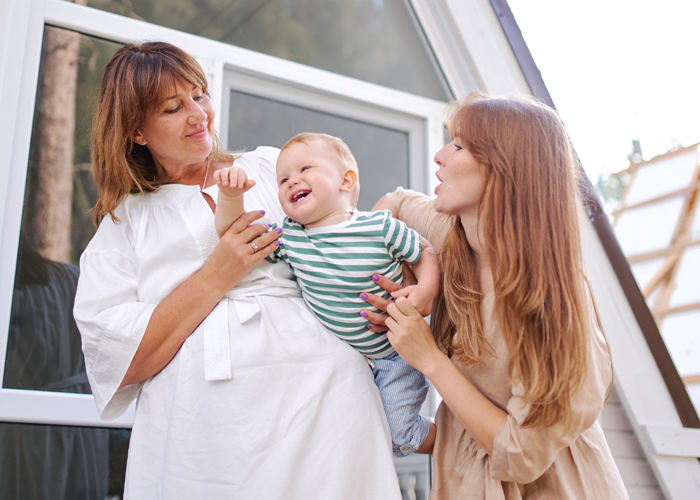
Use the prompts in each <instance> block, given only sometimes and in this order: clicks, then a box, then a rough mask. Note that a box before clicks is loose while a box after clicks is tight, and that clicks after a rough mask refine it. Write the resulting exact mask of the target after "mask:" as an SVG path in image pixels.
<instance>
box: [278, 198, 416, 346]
mask: <svg viewBox="0 0 700 500" xmlns="http://www.w3.org/2000/svg"><path fill="white" fill-rule="evenodd" d="M283 227H284V232H283V233H282V236H280V238H279V241H280V245H279V247H278V248H277V250H276V251H275V253H274V254H272V255H270V257H268V259H269V260H270V261H271V262H278V261H279V260H282V259H284V260H285V261H286V262H287V263H288V264H289V265H290V266H291V267H292V271H293V272H294V275H295V276H296V277H297V281H298V283H299V288H300V289H301V292H302V294H303V296H304V300H305V301H306V303H307V304H308V305H309V307H310V308H311V310H312V311H313V313H314V314H315V315H316V317H318V319H319V320H320V321H321V323H323V325H325V326H326V328H328V329H329V330H330V331H331V332H333V333H334V334H335V335H336V336H338V337H339V338H340V339H342V340H344V341H345V342H347V343H348V344H350V345H351V346H353V347H354V348H355V349H357V350H358V351H360V352H361V353H362V354H364V355H365V356H367V357H369V358H383V357H385V356H388V355H389V354H391V353H393V352H394V348H393V347H391V344H389V341H388V339H387V336H386V334H385V333H375V332H373V331H371V330H369V329H368V328H367V324H368V323H369V322H368V321H367V320H366V319H365V318H363V317H362V316H360V311H361V310H362V309H372V307H371V306H370V305H369V304H368V303H367V302H365V301H364V300H362V299H361V298H360V294H361V293H362V292H371V293H374V294H376V295H380V296H382V297H385V298H388V297H389V294H388V293H387V292H385V291H384V290H383V289H382V288H381V287H380V286H379V285H377V284H376V283H375V282H374V281H372V275H373V274H378V275H381V276H386V277H387V278H389V279H391V280H392V281H394V282H396V283H400V282H401V280H402V273H401V263H402V262H403V261H406V262H408V263H409V264H415V263H416V262H418V259H419V258H420V255H421V239H420V235H419V234H418V233H417V232H416V231H414V230H413V229H410V228H409V227H408V226H406V224H404V223H403V222H401V221H400V220H397V219H394V218H393V217H392V216H391V212H389V211H388V210H385V211H382V212H359V211H357V210H355V212H354V213H353V215H352V217H351V218H350V219H349V220H347V221H345V222H341V223H340V224H334V225H332V226H327V227H319V228H311V229H307V228H305V227H304V226H302V225H301V224H299V223H298V222H296V221H293V220H291V219H290V218H289V217H287V219H285V221H284V225H283Z"/></svg>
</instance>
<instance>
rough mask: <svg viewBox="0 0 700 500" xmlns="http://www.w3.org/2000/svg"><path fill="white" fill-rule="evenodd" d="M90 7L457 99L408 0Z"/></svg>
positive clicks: (96, 1)
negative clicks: (443, 76) (449, 88)
mask: <svg viewBox="0 0 700 500" xmlns="http://www.w3.org/2000/svg"><path fill="white" fill-rule="evenodd" d="M88 6H90V7H94V8H97V9H101V10H105V11H108V12H112V13H114V14H119V15H123V16H129V17H134V18H138V19H143V20H145V21H147V22H150V23H154V24H159V25H162V26H167V27H168V28H173V29H176V30H179V31H184V32H187V33H192V34H195V35H199V36H202V37H205V38H210V39H213V40H218V41H221V42H224V43H228V44H231V45H236V46H238V47H243V48H246V49H250V50H254V51H256V52H262V53H264V54H269V55H273V56H276V57H280V58H282V59H288V60H291V61H295V62H298V63H301V64H305V65H308V66H313V67H316V68H321V69H325V70H328V71H332V72H335V73H340V74H343V75H347V76H352V77H354V78H358V79H360V80H366V81H369V82H373V83H377V84H380V85H384V86H387V87H392V88H396V89H399V90H404V91H406V92H411V93H414V94H419V95H424V96H426V97H431V98H434V99H439V100H449V99H450V98H451V96H449V95H448V91H447V90H446V89H447V87H446V86H445V84H444V80H443V78H442V75H441V74H440V71H439V69H438V68H437V65H436V64H435V62H434V58H433V55H432V53H430V51H429V49H428V48H427V44H426V43H425V41H424V37H423V34H422V33H421V32H420V30H419V29H418V28H417V27H416V26H415V24H414V21H413V19H412V17H411V16H412V14H411V13H410V12H409V11H408V9H407V8H406V5H405V3H404V1H403V0H239V1H232V0H139V1H132V2H129V1H125V0H88Z"/></svg>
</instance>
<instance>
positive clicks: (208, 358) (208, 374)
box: [199, 288, 301, 382]
mask: <svg viewBox="0 0 700 500" xmlns="http://www.w3.org/2000/svg"><path fill="white" fill-rule="evenodd" d="M266 292H267V293H264V294H256V295H253V296H247V295H234V296H233V297H224V298H223V299H221V301H220V302H219V303H218V304H217V305H216V307H215V308H214V309H213V310H212V312H210V313H209V316H207V317H206V318H205V319H204V321H203V322H202V324H201V325H200V326H199V328H203V330H204V332H203V334H204V379H205V380H206V381H207V382H213V381H216V380H231V337H230V334H229V316H228V309H229V303H228V302H229V300H230V301H232V302H233V305H234V306H235V307H236V312H237V313H238V321H239V322H240V324H241V325H243V324H245V323H247V322H248V321H250V320H251V319H253V318H254V317H255V316H256V315H257V314H258V313H260V304H259V303H258V299H257V297H259V296H261V295H266V296H273V297H300V296H301V293H300V292H299V290H296V289H284V288H283V289H279V290H274V289H273V290H270V289H268V290H267V291H266Z"/></svg>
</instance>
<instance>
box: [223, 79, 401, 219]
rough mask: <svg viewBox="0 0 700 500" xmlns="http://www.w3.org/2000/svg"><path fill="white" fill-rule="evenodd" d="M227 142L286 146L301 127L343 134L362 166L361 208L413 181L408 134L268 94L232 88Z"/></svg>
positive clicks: (233, 145)
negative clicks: (409, 161)
mask: <svg viewBox="0 0 700 500" xmlns="http://www.w3.org/2000/svg"><path fill="white" fill-rule="evenodd" d="M230 97H231V101H230V106H229V120H228V122H229V128H228V148H229V149H233V150H239V149H246V150H251V149H255V148H256V147H258V146H275V147H278V148H281V147H282V146H283V145H284V143H285V142H287V140H288V139H289V138H291V137H292V136H293V135H295V134H298V133H300V132H322V133H325V134H330V135H334V136H336V137H340V138H341V139H343V141H345V143H346V144H347V145H348V146H349V147H350V150H351V151H352V154H353V155H354V156H355V159H356V160H357V166H358V167H359V169H360V186H361V189H360V199H359V201H358V204H357V207H358V208H359V209H360V210H371V209H372V206H374V204H375V203H376V201H377V200H378V199H380V198H381V197H382V196H384V195H385V194H386V193H388V192H389V191H393V190H394V189H396V186H403V187H406V188H408V187H410V186H409V183H408V134H407V133H406V132H402V131H400V130H394V129H390V128H387V127H381V126H378V125H375V124H372V123H366V122H361V121H359V120H352V119H350V118H345V117H343V116H339V115H333V114H330V113H324V112H321V111H316V110H313V109H309V108H304V107H301V106H295V105H292V104H288V103H284V102H280V101H274V100H272V99H266V98H264V97H258V96H253V95H250V94H245V93H243V92H238V91H235V90H232V91H231V94H230Z"/></svg>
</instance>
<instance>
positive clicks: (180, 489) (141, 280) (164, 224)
mask: <svg viewBox="0 0 700 500" xmlns="http://www.w3.org/2000/svg"><path fill="white" fill-rule="evenodd" d="M213 121H214V110H213V107H212V104H211V102H210V100H209V96H208V94H207V82H206V79H205V76H204V74H203V72H202V70H201V68H200V67H199V65H198V64H197V62H196V61H194V60H193V59H192V58H191V57H190V56H188V55H187V54H185V53H184V52H182V51H181V50H179V49H177V48H176V47H173V46H172V45H169V44H165V43H145V44H142V45H127V46H125V47H122V48H121V49H120V50H119V51H118V52H117V53H116V54H115V56H114V57H113V58H112V60H111V61H110V63H109V64H108V65H107V67H106V69H105V72H104V76H103V79H102V83H101V86H100V90H99V96H98V102H97V110H96V115H95V120H94V125H93V131H92V161H93V175H94V178H95V181H96V183H97V186H98V190H99V199H98V202H97V204H96V206H95V212H94V220H95V223H96V225H98V226H99V227H98V230H97V233H96V235H95V237H94V239H93V240H92V241H91V242H90V244H89V246H88V247H87V249H86V251H85V253H84V254H83V255H82V257H81V261H80V268H81V275H80V282H79V285H78V292H77V296H76V300H75V318H76V321H77V324H78V326H79V329H80V332H81V335H82V338H83V350H84V353H85V360H86V367H87V373H88V377H89V380H90V384H91V387H92V391H93V394H94V396H95V401H96V404H97V407H98V410H99V413H100V415H101V417H102V418H103V419H106V420H109V419H113V418H116V417H118V416H119V415H121V414H122V413H123V412H124V411H125V410H126V408H127V407H128V406H129V404H130V403H131V402H132V401H133V400H134V398H138V404H137V406H136V416H135V419H134V427H133V432H132V436H131V444H130V448H129V459H128V464H127V479H126V485H125V488H126V494H127V496H128V498H130V499H132V500H133V499H139V498H143V499H148V500H152V499H155V498H163V499H169V500H170V499H188V500H189V499H193V498H242V499H252V498H304V499H312V498H313V499H319V500H320V499H329V498H343V499H346V498H357V499H367V498H377V499H385V498H400V493H399V489H398V482H397V479H396V474H395V471H394V467H393V463H392V458H391V446H390V439H389V435H388V428H387V424H386V419H385V417H384V414H383V412H382V406H381V401H380V399H379V395H378V394H377V390H376V388H375V386H374V384H373V381H372V375H371V372H370V370H368V368H367V364H366V362H365V361H364V358H363V357H362V356H361V355H359V354H358V353H357V352H355V351H354V350H353V349H352V348H350V347H349V346H347V345H346V344H344V343H343V342H341V341H339V340H338V339H336V338H335V337H334V336H332V335H330V334H328V333H327V332H326V331H325V330H324V329H323V328H322V327H321V326H320V324H319V323H318V321H317V320H316V319H315V318H314V316H313V315H312V314H311V313H310V312H309V311H308V310H307V308H306V306H305V305H304V302H303V300H302V299H301V297H300V294H299V292H298V290H297V287H296V284H295V282H294V281H293V279H292V273H291V272H290V270H289V268H288V267H287V266H286V265H285V264H274V265H273V264H270V263H269V262H267V261H266V260H264V258H265V257H266V256H267V255H269V254H270V253H271V251H272V250H273V249H274V241H275V239H276V238H277V237H278V234H277V233H275V232H270V233H265V232H266V230H267V229H268V223H271V222H278V223H281V222H282V220H283V218H284V214H283V213H282V211H281V209H280V207H279V205H278V202H277V196H276V191H277V189H276V178H275V171H274V164H275V161H276V157H277V150H275V149H272V148H258V149H257V150H256V151H252V152H250V153H246V154H243V155H239V156H237V157H236V158H235V163H236V165H237V166H239V167H241V168H243V169H245V170H247V171H248V174H249V176H250V177H252V178H255V179H256V180H257V182H258V184H257V185H256V186H255V188H253V190H252V191H250V192H249V194H250V196H248V197H247V198H246V205H248V206H247V210H249V212H248V213H246V214H245V215H243V216H242V217H241V218H240V219H239V220H238V221H236V222H235V223H234V224H233V226H232V227H231V229H230V230H229V231H228V232H227V233H226V234H225V235H224V236H223V238H222V239H221V241H219V238H218V237H217V234H216V230H215V228H214V210H215V209H216V207H215V204H214V200H215V199H216V189H217V188H216V186H215V185H214V182H213V178H214V176H213V172H214V171H216V170H217V169H220V168H223V167H225V166H229V165H231V163H232V162H233V161H234V157H233V156H231V155H230V154H226V153H224V152H222V151H220V150H219V149H218V147H217V140H216V135H215V133H214V130H213V125H212V124H213ZM252 209H255V211H250V210H252ZM262 209H264V210H262ZM264 211H266V212H267V213H266V214H265V212H264ZM263 215H265V217H263ZM254 222H257V223H256V224H251V223H254ZM261 222H262V223H261Z"/></svg>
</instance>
